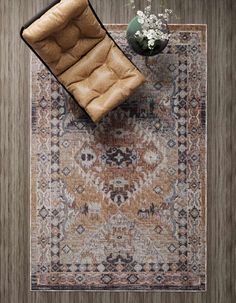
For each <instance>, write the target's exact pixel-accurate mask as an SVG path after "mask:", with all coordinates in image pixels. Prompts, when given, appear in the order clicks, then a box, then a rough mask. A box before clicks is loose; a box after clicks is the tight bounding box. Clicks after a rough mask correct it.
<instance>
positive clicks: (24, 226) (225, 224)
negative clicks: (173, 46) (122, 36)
mask: <svg viewBox="0 0 236 303" xmlns="http://www.w3.org/2000/svg"><path fill="white" fill-rule="evenodd" d="M127 1H128V0H93V1H91V2H92V3H93V4H94V7H95V9H96V11H97V13H98V15H99V16H100V17H101V19H102V21H103V22H105V23H126V22H128V21H129V20H130V19H131V17H132V11H131V10H128V8H127V7H126V6H125V4H126V3H127ZM136 2H137V3H138V7H142V5H143V2H144V0H137V1H136ZM153 2H154V3H155V7H156V8H157V7H158V3H159V2H160V1H159V0H153ZM166 2H167V6H168V7H170V8H172V9H174V11H175V12H176V14H177V16H179V19H178V22H179V23H207V24H208V291H207V292H206V293H177V294H176V293H125V292H124V293H89V292H88V293H79V292H73V293H72V292H64V293H58V292H54V293H47V292H37V293H36V292H32V293H30V292H29V284H30V281H29V203H30V202H29V129H30V121H29V50H28V49H27V47H26V46H25V45H24V43H23V42H22V41H20V38H19V30H20V27H21V25H22V24H23V23H24V22H25V21H27V20H28V19H29V18H30V17H31V16H33V15H34V14H35V13H36V12H37V11H39V10H40V9H42V8H43V7H44V6H45V5H46V4H48V3H49V1H48V0H17V1H16V0H0V93H1V98H0V161H1V162H0V181H1V182H0V232H1V235H0V254H1V259H0V302H1V303H49V302H50V303H53V302H57V303H69V302H70V303H75V302H76V303H81V302H83V303H91V302H95V303H100V302H103V303H110V302H111V303H113V302H114V303H144V302H145V303H154V302H155V303H157V302H161V303H185V302H186V303H190V302H191V303H200V302H204V303H231V302H236V260H235V259H236V236H235V230H236V207H235V202H236V139H235V135H234V134H235V129H236V105H235V101H236V100H235V99H236V97H235V96H236V76H235V75H236V73H235V71H236V58H235V54H236V41H235V40H236V38H235V36H236V29H235V28H236V21H235V20H236V1H235V0H167V1H166Z"/></svg>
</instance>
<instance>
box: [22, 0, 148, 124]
mask: <svg viewBox="0 0 236 303" xmlns="http://www.w3.org/2000/svg"><path fill="white" fill-rule="evenodd" d="M22 37H23V39H24V40H25V41H26V42H27V44H29V46H30V47H31V48H32V49H33V50H34V51H35V52H36V53H37V55H38V56H39V57H40V59H41V60H42V61H43V62H44V63H45V64H46V65H47V66H48V68H49V69H50V70H51V72H52V73H53V74H54V75H55V76H56V77H57V79H58V81H59V82H60V83H61V84H62V85H63V86H64V87H65V88H66V89H67V90H68V91H69V92H70V94H71V95H72V96H73V97H74V99H75V100H76V101H77V102H78V103H79V105H80V106H81V107H83V108H84V109H85V110H86V112H87V113H88V114H89V115H90V117H91V118H92V120H93V121H94V122H98V121H100V120H101V118H102V117H103V116H104V115H106V114H107V113H108V112H109V111H110V110H112V109H113V108H115V107H117V106H118V105H119V104H120V103H122V102H124V101H125V100H126V99H127V98H128V97H129V96H130V95H131V94H132V92H133V91H134V90H135V89H136V88H137V87H138V86H139V85H140V84H142V83H143V82H144V76H143V75H142V74H141V73H140V71H139V70H138V69H137V68H136V67H135V66H134V65H133V63H132V62H131V61H130V60H129V59H128V58H127V57H126V56H125V55H124V53H123V52H122V51H121V50H120V49H119V47H118V46H117V45H116V43H115V42H114V41H113V40H112V39H111V37H110V36H109V35H108V33H107V31H106V30H105V28H104V27H103V26H102V25H101V23H100V22H99V20H98V19H97V17H96V16H95V14H94V13H93V11H92V9H91V7H90V4H89V2H88V1H87V0H62V1H60V2H59V3H57V4H55V5H54V6H53V7H51V8H50V9H49V10H48V11H46V12H45V13H44V14H42V15H41V16H40V17H39V18H37V19H36V20H35V21H33V22H32V23H31V24H30V25H29V26H27V27H26V28H23V30H22Z"/></svg>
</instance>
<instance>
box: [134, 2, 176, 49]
mask: <svg viewBox="0 0 236 303" xmlns="http://www.w3.org/2000/svg"><path fill="white" fill-rule="evenodd" d="M134 1H135V0H130V4H131V7H132V9H135V2H134ZM147 2H148V5H147V6H146V7H145V9H144V11H141V10H138V11H137V21H138V23H139V24H140V25H141V29H140V30H137V31H136V32H135V34H134V38H135V39H136V41H137V42H138V43H139V45H140V46H141V47H142V49H144V50H145V49H147V50H153V49H154V48H155V47H156V45H157V43H158V42H159V41H166V40H168V39H169V37H170V34H169V33H168V28H167V23H168V21H169V18H170V15H171V14H172V10H170V9H164V12H163V13H159V14H157V15H155V14H152V12H151V11H152V0H147Z"/></svg>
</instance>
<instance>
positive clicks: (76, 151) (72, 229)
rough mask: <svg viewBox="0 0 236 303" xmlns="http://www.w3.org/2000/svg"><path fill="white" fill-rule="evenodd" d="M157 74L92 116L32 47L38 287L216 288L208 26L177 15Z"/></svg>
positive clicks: (34, 274) (148, 70)
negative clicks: (209, 201) (209, 221)
mask: <svg viewBox="0 0 236 303" xmlns="http://www.w3.org/2000/svg"><path fill="white" fill-rule="evenodd" d="M125 28H126V27H125V26H122V25H116V26H114V25H113V26H110V27H109V30H110V31H111V34H112V36H113V37H114V39H115V40H116V41H117V43H118V44H119V45H120V47H121V48H122V49H123V50H124V52H125V53H126V54H127V55H128V57H129V58H130V59H131V60H132V61H133V62H134V63H135V64H136V65H137V66H138V68H139V69H140V70H141V71H142V72H143V73H144V74H145V76H146V78H147V81H146V83H145V84H144V85H143V86H142V87H140V88H139V89H138V90H137V91H136V92H135V94H134V95H133V96H132V97H131V98H130V99H129V100H128V101H127V102H126V103H124V104H123V105H121V106H120V107H119V108H117V109H116V110H114V111H112V112H111V113H110V114H109V115H108V116H107V117H106V118H105V119H103V121H102V122H101V123H99V124H98V125H95V124H93V123H92V122H91V121H90V120H89V118H88V117H87V116H86V115H85V114H84V113H83V111H82V110H81V109H80V108H79V107H78V105H77V103H75V101H74V100H72V99H71V98H70V97H69V96H68V94H67V93H66V92H65V91H64V90H63V88H62V87H61V86H60V85H59V84H58V82H57V81H56V80H55V79H54V77H53V76H52V75H51V74H50V72H49V71H48V70H47V69H46V67H45V66H44V65H43V64H42V63H41V62H40V61H39V59H37V58H36V56H34V55H33V56H32V60H31V77H32V78H31V79H32V81H31V83H32V87H31V90H32V131H31V281H32V290H128V291H129V290H131V291H132V290H163V291H202V290H205V288H206V77H207V74H206V27H205V26H204V25H172V26H171V27H170V29H171V33H172V35H171V38H170V41H169V44H168V47H167V48H166V49H165V50H164V52H163V53H162V54H160V55H158V56H155V57H152V58H149V59H148V60H145V59H144V58H143V57H141V56H138V55H136V54H135V53H134V52H132V51H131V50H130V48H129V47H128V45H127V42H126V38H125Z"/></svg>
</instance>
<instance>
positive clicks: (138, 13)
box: [137, 11, 145, 18]
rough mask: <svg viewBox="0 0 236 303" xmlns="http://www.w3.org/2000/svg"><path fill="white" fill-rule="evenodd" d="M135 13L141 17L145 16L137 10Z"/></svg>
mask: <svg viewBox="0 0 236 303" xmlns="http://www.w3.org/2000/svg"><path fill="white" fill-rule="evenodd" d="M137 15H138V16H139V17H142V18H143V17H145V14H144V13H143V12H142V11H137Z"/></svg>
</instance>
